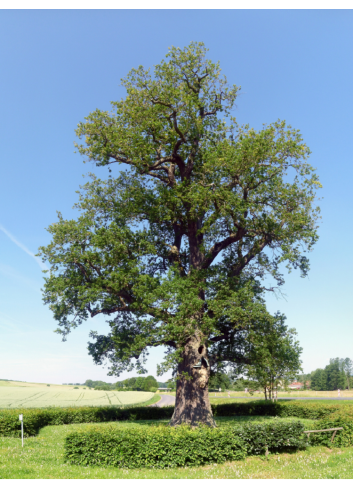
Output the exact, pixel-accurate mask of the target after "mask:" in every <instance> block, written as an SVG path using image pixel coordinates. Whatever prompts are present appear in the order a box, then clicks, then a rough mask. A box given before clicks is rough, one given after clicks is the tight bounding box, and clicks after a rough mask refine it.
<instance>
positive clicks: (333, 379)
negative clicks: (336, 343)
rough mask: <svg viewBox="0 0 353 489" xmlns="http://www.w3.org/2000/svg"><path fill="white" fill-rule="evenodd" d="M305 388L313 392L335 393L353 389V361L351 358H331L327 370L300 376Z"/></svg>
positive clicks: (320, 369)
mask: <svg viewBox="0 0 353 489" xmlns="http://www.w3.org/2000/svg"><path fill="white" fill-rule="evenodd" d="M298 380H300V381H301V382H303V384H304V385H305V387H307V384H309V385H310V389H311V390H313V391H333V390H337V389H350V388H351V387H353V361H352V360H351V359H350V358H331V359H330V363H329V364H328V365H326V367H325V368H318V369H316V370H314V371H313V372H311V374H304V375H302V376H299V379H298Z"/></svg>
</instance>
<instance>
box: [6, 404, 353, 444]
mask: <svg viewBox="0 0 353 489" xmlns="http://www.w3.org/2000/svg"><path fill="white" fill-rule="evenodd" d="M212 410H213V413H214V415H215V416H277V417H280V418H286V417H297V418H302V419H313V420H320V419H328V418H330V419H331V416H334V417H337V416H345V417H348V418H350V417H351V418H352V419H353V406H352V405H346V406H345V405H343V404H326V405H325V404H321V403H315V402H312V403H309V402H303V401H296V402H295V401H288V402H277V403H272V402H269V401H253V402H249V403H231V404H216V405H213V406H212ZM173 411H174V408H173V407H163V408H159V407H151V406H135V407H133V406H132V407H129V408H119V407H117V406H105V407H72V408H46V409H0V436H20V422H19V420H18V415H19V414H21V413H23V415H24V434H25V436H35V435H36V434H37V433H38V431H39V429H40V428H43V427H44V426H48V425H60V424H75V423H101V422H106V421H140V420H158V419H168V418H171V417H172V414H173ZM318 429H320V428H318ZM341 436H342V435H340V437H341Z"/></svg>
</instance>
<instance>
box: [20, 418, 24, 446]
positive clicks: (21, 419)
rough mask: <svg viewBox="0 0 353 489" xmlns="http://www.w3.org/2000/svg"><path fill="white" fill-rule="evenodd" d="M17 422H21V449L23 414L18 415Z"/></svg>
mask: <svg viewBox="0 0 353 489" xmlns="http://www.w3.org/2000/svg"><path fill="white" fill-rule="evenodd" d="M19 420H20V421H21V438H22V448H23V414H20V415H19Z"/></svg>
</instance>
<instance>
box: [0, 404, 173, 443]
mask: <svg viewBox="0 0 353 489" xmlns="http://www.w3.org/2000/svg"><path fill="white" fill-rule="evenodd" d="M21 413H23V419H24V423H23V427H24V435H25V436H35V435H36V434H37V433H38V431H39V430H40V428H44V426H50V425H61V424H76V423H102V422H107V421H135V420H136V421H138V420H150V419H151V420H153V419H163V418H171V416H172V414H173V408H168V407H166V408H155V407H149V406H145V407H131V408H128V409H123V408H119V407H116V406H109V407H108V406H107V407H73V408H46V409H1V410H0V436H18V437H20V436H21V423H20V421H19V419H18V415H19V414H21Z"/></svg>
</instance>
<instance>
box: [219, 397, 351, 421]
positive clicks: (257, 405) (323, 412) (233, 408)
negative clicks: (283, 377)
mask: <svg viewBox="0 0 353 489" xmlns="http://www.w3.org/2000/svg"><path fill="white" fill-rule="evenodd" d="M342 407H343V406H340V405H336V404H335V405H330V404H326V405H324V404H320V403H316V402H312V403H309V402H301V401H297V402H295V401H284V402H283V401H282V402H270V401H253V402H247V403H245V402H243V403H240V402H239V403H236V402H234V403H229V404H216V405H213V406H212V411H213V414H214V415H215V416H278V417H281V418H285V417H292V416H293V417H296V418H302V419H320V418H323V417H326V416H327V415H329V414H331V413H335V412H336V411H337V410H339V409H341V408H342Z"/></svg>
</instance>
